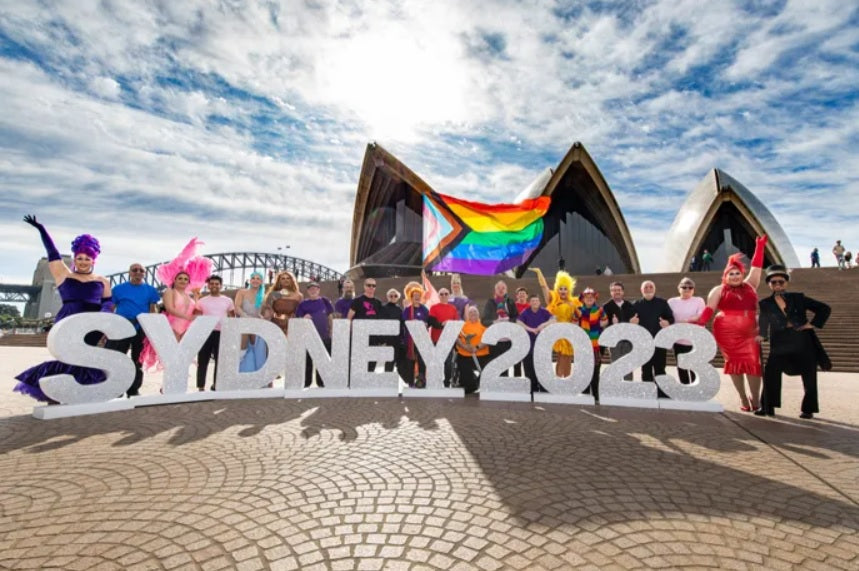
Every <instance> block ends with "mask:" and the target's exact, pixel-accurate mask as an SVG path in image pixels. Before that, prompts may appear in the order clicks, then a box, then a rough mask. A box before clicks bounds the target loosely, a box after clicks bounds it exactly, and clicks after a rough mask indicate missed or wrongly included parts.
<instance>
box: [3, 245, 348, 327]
mask: <svg viewBox="0 0 859 571" xmlns="http://www.w3.org/2000/svg"><path fill="white" fill-rule="evenodd" d="M204 257H206V258H209V259H210V260H212V266H213V269H212V271H213V272H214V273H216V274H218V275H220V276H221V277H222V278H223V280H224V285H225V286H226V287H227V288H228V289H230V288H240V287H243V286H244V285H245V282H246V281H247V279H248V277H249V276H250V274H251V273H253V272H254V271H258V272H261V273H262V274H263V276H264V278H265V281H266V282H267V281H268V277H269V272H272V274H276V273H277V272H279V271H283V270H288V271H290V272H292V273H293V274H294V275H295V277H296V278H297V279H298V281H308V280H311V279H313V280H318V281H328V280H338V279H340V278H341V277H342V275H343V274H341V273H340V272H338V271H337V270H334V269H332V268H329V267H328V266H323V265H322V264H318V263H316V262H313V261H311V260H305V259H303V258H296V257H294V256H287V255H284V254H269V253H264V252H227V253H222V254H206V255H204ZM163 263H166V262H159V263H156V264H151V265H148V266H145V269H146V274H145V275H146V277H145V281H146V283H149V284H151V285H153V286H155V287H156V288H159V289H160V288H163V287H165V286H166V284H162V283H161V282H160V281H159V280H158V278H156V277H155V270H156V269H157V268H158V266H160V265H161V264H163ZM37 273H38V272H37ZM105 277H107V278H108V279H109V280H110V285H111V286H114V285H117V284H120V283H122V282H124V281H127V280H128V271H127V270H126V271H123V272H118V273H115V274H110V275H107V276H105ZM55 289H56V288H45V287H44V284H43V283H33V284H4V283H0V302H11V303H26V304H27V306H26V309H25V311H24V314H25V315H26V316H28V317H39V318H41V317H42V316H43V315H44V313H45V311H44V306H45V305H46V304H45V303H42V302H43V301H44V302H47V303H50V301H49V300H41V299H40V298H41V297H42V296H43V295H44V292H46V291H51V290H55ZM51 293H52V294H53V296H55V297H57V298H58V296H57V294H56V292H55V291H51ZM53 301H54V302H59V300H58V299H56V300H53Z"/></svg>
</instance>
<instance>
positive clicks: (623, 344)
mask: <svg viewBox="0 0 859 571" xmlns="http://www.w3.org/2000/svg"><path fill="white" fill-rule="evenodd" d="M602 308H603V311H605V316H606V317H607V318H608V327H611V326H612V325H614V319H613V318H614V317H617V322H618V323H629V320H630V319H632V318H633V316H635V309H634V308H633V307H632V302H631V301H626V300H624V301H623V302H622V303H621V304H620V305H618V304H617V303H615V301H614V300H613V299H610V300H608V301H607V302H605V304H604V305H603V306H602ZM631 351H632V342H631V341H628V340H626V339H624V340H623V341H620V342H619V343H618V344H617V346H616V347H611V348H610V349H609V353H610V354H611V362H612V363H614V362H615V361H617V360H618V359H620V358H621V357H623V356H624V355H626V354H627V353H629V352H631ZM624 379H626V380H627V381H631V380H632V373H629V374H627V375H626V376H625V377H624Z"/></svg>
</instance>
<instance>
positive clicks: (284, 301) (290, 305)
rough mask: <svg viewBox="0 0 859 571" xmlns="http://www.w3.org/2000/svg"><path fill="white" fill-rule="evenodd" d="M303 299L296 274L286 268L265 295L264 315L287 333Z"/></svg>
mask: <svg viewBox="0 0 859 571" xmlns="http://www.w3.org/2000/svg"><path fill="white" fill-rule="evenodd" d="M303 299H304V296H303V295H302V294H301V292H300V291H298V282H297V281H296V280H295V275H294V274H293V273H292V272H290V271H286V270H284V271H282V272H280V273H278V274H277V277H276V278H275V279H274V283H273V284H272V286H271V288H270V289H269V292H268V295H266V297H265V301H264V302H263V306H264V307H265V309H264V311H263V316H264V317H269V318H270V319H271V322H272V323H274V324H275V325H277V326H278V327H280V328H281V329H282V330H283V333H284V335H286V332H287V329H288V328H289V320H290V319H291V318H292V317H293V316H294V315H295V310H296V309H297V308H298V304H299V303H301V300H303ZM236 307H238V304H236Z"/></svg>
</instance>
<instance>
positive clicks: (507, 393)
mask: <svg viewBox="0 0 859 571" xmlns="http://www.w3.org/2000/svg"><path fill="white" fill-rule="evenodd" d="M503 339H509V340H510V341H511V347H510V349H508V350H507V351H505V352H504V353H502V354H501V355H499V356H497V357H495V358H494V359H493V360H492V361H490V362H489V363H488V364H487V365H486V366H485V367H484V368H483V372H482V373H481V374H480V400H503V401H530V400H531V381H530V380H529V379H526V378H524V377H502V376H501V373H503V372H504V371H506V370H507V369H509V368H510V367H512V366H513V365H515V364H516V363H518V362H520V361H521V360H522V359H524V358H525V356H526V355H527V354H528V351H530V350H531V338H530V337H529V336H528V332H527V331H525V330H524V329H522V327H520V326H519V325H517V324H515V323H509V322H508V323H496V324H495V325H492V326H490V327H489V328H488V329H487V330H486V332H485V333H484V334H483V337H482V338H481V340H482V341H483V342H484V343H486V344H487V345H495V344H496V343H498V342H499V341H501V340H503Z"/></svg>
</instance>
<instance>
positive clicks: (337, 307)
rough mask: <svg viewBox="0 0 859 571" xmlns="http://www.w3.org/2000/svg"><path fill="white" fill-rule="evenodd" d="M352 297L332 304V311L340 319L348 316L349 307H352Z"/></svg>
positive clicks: (342, 298) (343, 298)
mask: <svg viewBox="0 0 859 571" xmlns="http://www.w3.org/2000/svg"><path fill="white" fill-rule="evenodd" d="M353 299H355V298H354V297H341V298H340V299H338V300H337V301H335V302H334V311H335V312H337V314H338V315H339V316H340V317H346V316H347V315H348V314H349V306H351V305H352V300H353Z"/></svg>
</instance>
